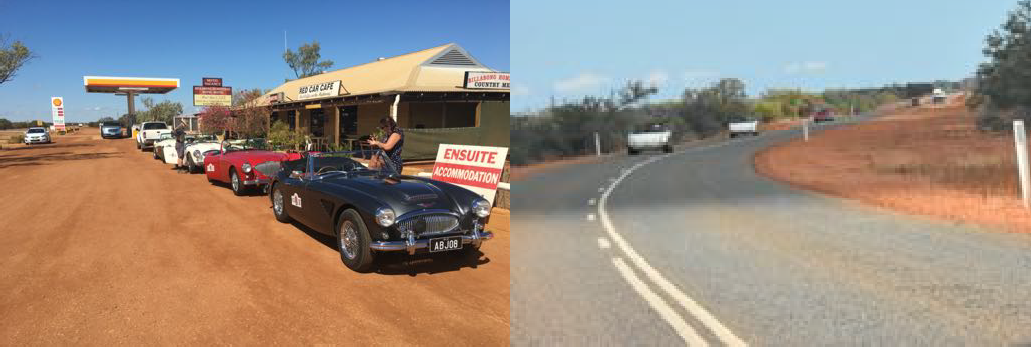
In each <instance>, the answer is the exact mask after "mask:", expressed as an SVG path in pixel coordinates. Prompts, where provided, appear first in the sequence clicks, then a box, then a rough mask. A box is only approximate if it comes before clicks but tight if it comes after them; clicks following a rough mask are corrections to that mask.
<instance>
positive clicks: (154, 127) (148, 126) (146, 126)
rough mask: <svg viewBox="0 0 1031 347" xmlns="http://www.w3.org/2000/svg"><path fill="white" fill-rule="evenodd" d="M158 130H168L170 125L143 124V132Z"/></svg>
mask: <svg viewBox="0 0 1031 347" xmlns="http://www.w3.org/2000/svg"><path fill="white" fill-rule="evenodd" d="M157 129H168V125H165V123H146V124H143V130H157Z"/></svg>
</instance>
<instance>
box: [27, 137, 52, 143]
mask: <svg viewBox="0 0 1031 347" xmlns="http://www.w3.org/2000/svg"><path fill="white" fill-rule="evenodd" d="M47 142H50V138H49V137H26V138H25V143H47Z"/></svg>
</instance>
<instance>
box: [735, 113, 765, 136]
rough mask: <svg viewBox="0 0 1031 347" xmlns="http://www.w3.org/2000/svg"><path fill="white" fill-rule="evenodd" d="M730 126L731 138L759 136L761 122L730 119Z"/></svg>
mask: <svg viewBox="0 0 1031 347" xmlns="http://www.w3.org/2000/svg"><path fill="white" fill-rule="evenodd" d="M728 126H729V127H730V137H732V138H733V137H738V136H741V135H752V136H758V135H759V121H758V120H756V119H748V118H745V117H735V118H731V119H730V123H729V125H728Z"/></svg>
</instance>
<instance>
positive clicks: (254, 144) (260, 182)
mask: <svg viewBox="0 0 1031 347" xmlns="http://www.w3.org/2000/svg"><path fill="white" fill-rule="evenodd" d="M299 158H301V155H300V154H299V153H282V152H273V151H269V150H268V145H267V143H266V142H265V141H264V140H262V139H249V140H236V141H228V140H227V141H222V145H221V146H220V148H219V150H217V151H209V152H207V153H204V174H205V175H207V176H208V181H211V182H216V181H217V182H224V183H229V185H230V186H231V187H232V189H233V194H236V195H245V194H247V193H248V192H249V191H250V190H254V189H260V188H265V186H266V185H267V184H268V182H269V176H271V175H273V174H275V172H276V171H278V168H276V167H273V166H277V165H279V163H280V162H281V161H283V160H294V159H299Z"/></svg>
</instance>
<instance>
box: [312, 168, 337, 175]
mask: <svg viewBox="0 0 1031 347" xmlns="http://www.w3.org/2000/svg"><path fill="white" fill-rule="evenodd" d="M327 169H328V170H327ZM323 171H337V169H336V168H335V167H332V166H323V167H320V168H319V171H316V172H315V176H318V175H321V174H322V172H323Z"/></svg>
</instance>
